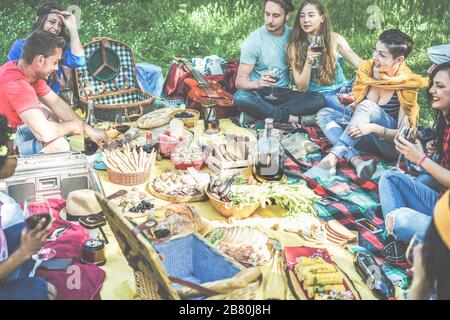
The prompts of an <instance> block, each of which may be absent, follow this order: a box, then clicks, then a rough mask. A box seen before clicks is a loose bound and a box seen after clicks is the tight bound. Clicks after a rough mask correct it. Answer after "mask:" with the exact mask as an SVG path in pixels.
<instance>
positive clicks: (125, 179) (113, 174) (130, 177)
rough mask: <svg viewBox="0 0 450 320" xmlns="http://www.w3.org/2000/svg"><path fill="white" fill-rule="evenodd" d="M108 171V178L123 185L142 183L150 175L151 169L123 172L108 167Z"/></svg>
mask: <svg viewBox="0 0 450 320" xmlns="http://www.w3.org/2000/svg"><path fill="white" fill-rule="evenodd" d="M106 172H108V178H109V180H110V181H111V182H112V183H115V184H120V185H122V186H135V185H138V184H142V183H144V182H145V181H147V179H148V178H149V177H150V169H149V170H146V171H144V172H133V173H123V172H117V171H113V170H111V169H109V168H106Z"/></svg>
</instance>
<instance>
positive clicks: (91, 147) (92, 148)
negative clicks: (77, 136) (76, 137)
mask: <svg viewBox="0 0 450 320" xmlns="http://www.w3.org/2000/svg"><path fill="white" fill-rule="evenodd" d="M87 108H88V110H87V116H86V123H87V124H88V125H90V126H91V127H93V126H94V125H96V124H97V119H96V118H95V115H94V101H92V100H88V106H87ZM83 136H84V154H85V155H87V156H90V155H92V154H94V153H95V152H96V151H97V149H98V146H97V144H96V143H95V142H94V141H92V140H91V138H90V137H89V136H88V135H86V130H84V126H83Z"/></svg>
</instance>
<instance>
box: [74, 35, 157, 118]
mask: <svg viewBox="0 0 450 320" xmlns="http://www.w3.org/2000/svg"><path fill="white" fill-rule="evenodd" d="M99 50H101V51H102V55H101V56H102V58H101V60H102V61H101V62H103V64H99V65H98V66H100V67H99V68H98V69H97V70H96V71H93V70H92V69H90V68H89V64H90V61H91V59H92V61H95V60H96V59H99V56H100V55H99ZM84 51H85V54H86V57H87V60H88V63H87V64H86V66H83V67H81V68H78V69H76V71H75V72H74V81H75V83H74V84H75V88H77V89H76V90H74V91H75V94H76V95H77V98H78V99H79V102H80V105H81V106H82V107H84V108H86V105H87V103H88V101H93V103H94V106H93V107H94V114H95V117H96V118H97V120H100V121H115V118H116V115H117V114H120V115H124V116H128V117H129V118H130V120H132V121H134V120H136V119H137V118H138V117H139V116H141V115H143V114H145V113H148V112H150V111H153V103H154V101H155V97H153V96H151V95H149V94H147V93H145V92H144V91H143V90H142V88H141V86H140V84H139V82H138V81H137V77H136V64H135V60H134V53H133V50H132V49H131V48H130V47H129V46H128V45H127V44H126V43H123V42H120V41H117V40H113V39H110V38H105V37H103V38H94V39H93V41H91V42H89V43H87V44H86V45H84ZM104 59H105V61H103V60H104ZM96 68H97V66H96V67H95V68H94V70H95V69H96ZM113 70H114V72H113ZM108 71H109V72H111V74H110V77H108V74H107V73H108ZM102 72H106V78H105V77H104V76H105V75H104V76H100V75H102Z"/></svg>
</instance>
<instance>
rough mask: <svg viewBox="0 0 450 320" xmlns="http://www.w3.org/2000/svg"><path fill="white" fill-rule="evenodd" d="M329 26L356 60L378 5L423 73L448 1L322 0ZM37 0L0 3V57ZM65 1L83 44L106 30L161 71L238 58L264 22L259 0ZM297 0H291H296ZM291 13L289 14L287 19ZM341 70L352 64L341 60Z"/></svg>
mask: <svg viewBox="0 0 450 320" xmlns="http://www.w3.org/2000/svg"><path fill="white" fill-rule="evenodd" d="M323 2H324V3H325V4H326V6H327V8H328V10H329V12H330V15H331V18H332V22H333V26H334V30H335V31H336V32H338V33H340V34H342V35H343V36H344V37H345V38H346V39H347V40H348V42H349V43H350V45H351V47H352V48H353V50H354V51H355V52H356V53H358V54H359V55H360V56H361V57H362V58H363V59H368V58H370V56H371V52H372V49H373V47H374V44H375V42H376V39H377V37H378V35H379V34H380V32H381V30H375V31H371V30H369V29H368V28H367V27H366V21H367V19H368V17H369V15H370V14H368V13H367V8H368V7H369V6H370V5H373V4H375V5H377V6H378V7H379V8H380V9H381V17H382V29H389V28H400V29H401V30H402V31H404V32H406V33H408V34H410V35H411V36H412V37H413V38H414V40H415V48H414V51H413V53H412V54H411V56H410V57H409V58H408V65H409V66H410V67H411V68H412V69H413V71H414V72H416V73H420V74H422V75H425V74H426V69H427V68H428V66H429V65H430V62H429V60H428V57H427V53H426V50H427V48H428V47H430V46H432V45H437V44H443V43H450V25H449V21H450V11H449V10H448V0H426V1H425V0H420V1H419V0H323ZM40 3H42V1H25V0H19V1H16V2H15V4H14V6H12V5H10V2H8V3H7V2H6V0H2V2H1V3H0V17H1V18H0V30H2V37H1V38H0V48H1V50H0V61H4V60H5V59H6V55H7V53H8V51H9V48H10V47H11V45H12V43H13V42H14V40H16V39H19V38H23V37H25V36H26V35H27V34H28V33H29V32H30V29H31V27H32V22H33V19H34V14H35V8H36V7H37V6H38V5H39V4H40ZM61 3H62V4H63V6H64V7H68V6H69V5H70V4H77V5H78V6H79V7H80V8H81V10H82V12H81V29H80V36H81V40H82V42H83V43H86V42H88V41H89V40H91V39H92V38H93V37H98V36H109V37H112V38H114V39H117V40H121V41H124V42H127V43H129V44H130V45H131V46H132V47H133V49H134V50H135V54H136V58H137V60H138V61H147V62H150V63H153V64H157V65H160V66H161V67H162V68H163V70H164V71H165V72H167V70H168V68H169V66H170V64H171V63H172V60H173V57H174V56H176V55H184V56H186V57H194V56H198V57H202V56H207V55H211V54H217V55H219V56H221V57H224V58H228V59H231V58H234V59H238V58H239V45H240V43H241V42H242V41H243V40H244V39H245V37H246V36H247V35H248V34H249V33H250V32H251V31H253V30H255V29H256V28H258V27H259V26H261V25H262V24H263V14H262V13H263V12H262V0H232V1H231V0H190V1H189V0H184V1H183V0H180V1H177V0H165V1H155V0H152V1H145V0H129V1H120V2H108V1H101V0H81V1H73V0H70V1H65V0H64V1H62V2H61ZM299 3H300V1H294V4H295V5H296V6H298V4H299ZM294 18H295V16H294V17H292V18H291V21H290V24H292V22H293V21H292V20H293V19H294ZM345 71H346V74H347V76H348V77H351V75H352V72H353V70H352V69H351V68H350V67H349V66H348V65H347V67H346V70H345ZM419 102H420V105H421V107H422V108H421V110H422V112H421V122H422V124H424V125H429V124H431V123H432V122H433V120H434V113H433V112H431V110H430V108H429V107H428V103H427V101H426V98H425V91H424V90H422V91H421V93H420V96H419Z"/></svg>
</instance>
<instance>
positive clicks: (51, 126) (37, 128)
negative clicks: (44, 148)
mask: <svg viewBox="0 0 450 320" xmlns="http://www.w3.org/2000/svg"><path fill="white" fill-rule="evenodd" d="M20 117H21V118H22V120H23V121H24V122H25V124H26V125H27V126H28V128H30V130H31V132H32V133H33V135H34V136H35V137H36V139H38V140H39V141H42V142H44V143H49V142H52V141H54V140H56V139H58V138H61V137H64V136H66V135H69V134H81V132H82V130H83V126H82V124H81V122H80V121H65V122H62V123H57V122H52V121H49V120H48V119H47V118H46V117H45V115H44V113H43V112H42V111H41V110H40V109H37V108H36V109H29V110H27V111H24V112H22V113H21V114H20Z"/></svg>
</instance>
